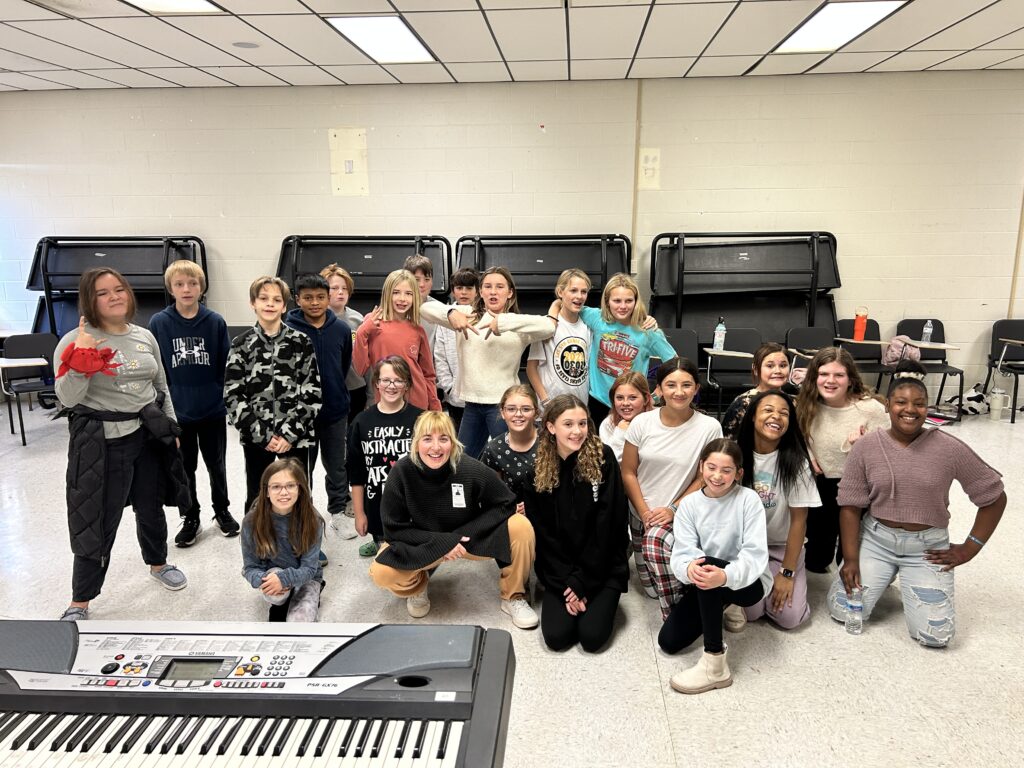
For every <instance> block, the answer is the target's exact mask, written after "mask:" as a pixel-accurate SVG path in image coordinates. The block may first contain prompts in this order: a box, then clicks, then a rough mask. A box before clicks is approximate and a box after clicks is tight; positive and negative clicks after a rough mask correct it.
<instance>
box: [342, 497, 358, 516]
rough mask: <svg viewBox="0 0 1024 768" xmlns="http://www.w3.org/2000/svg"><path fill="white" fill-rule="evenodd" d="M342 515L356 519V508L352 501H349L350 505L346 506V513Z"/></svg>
mask: <svg viewBox="0 0 1024 768" xmlns="http://www.w3.org/2000/svg"><path fill="white" fill-rule="evenodd" d="M342 514H343V515H344V516H345V517H355V516H356V508H355V506H354V505H353V504H352V499H349V500H348V504H346V505H345V511H344V512H342Z"/></svg>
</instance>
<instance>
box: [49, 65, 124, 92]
mask: <svg viewBox="0 0 1024 768" xmlns="http://www.w3.org/2000/svg"><path fill="white" fill-rule="evenodd" d="M101 71H103V70H101ZM35 74H36V76H37V77H42V78H45V79H46V80H52V81H53V82H55V83H60V84H61V85H70V86H71V87H72V88H124V85H123V84H121V83H118V82H114V81H111V80H110V79H109V78H104V77H102V76H99V77H97V76H96V75H87V74H86V73H85V72H74V71H72V70H67V69H61V70H57V71H50V72H36V73H35Z"/></svg>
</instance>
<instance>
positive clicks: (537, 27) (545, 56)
mask: <svg viewBox="0 0 1024 768" xmlns="http://www.w3.org/2000/svg"><path fill="white" fill-rule="evenodd" d="M487 18H488V20H489V21H490V23H491V28H492V29H493V30H494V35H495V37H497V39H498V47H499V48H501V52H502V53H503V54H504V56H505V60H506V61H543V60H551V59H564V58H565V13H564V12H563V11H562V10H560V9H558V10H541V11H493V12H489V13H488V14H487ZM516 79H517V80H518V79H519V78H518V77H517V78H516ZM541 79H543V78H541Z"/></svg>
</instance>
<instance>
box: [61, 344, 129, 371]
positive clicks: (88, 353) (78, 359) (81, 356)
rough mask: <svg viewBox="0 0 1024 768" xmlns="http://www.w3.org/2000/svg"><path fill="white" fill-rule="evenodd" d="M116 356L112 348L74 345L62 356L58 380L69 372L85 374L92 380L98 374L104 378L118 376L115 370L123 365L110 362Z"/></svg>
mask: <svg viewBox="0 0 1024 768" xmlns="http://www.w3.org/2000/svg"><path fill="white" fill-rule="evenodd" d="M114 354H115V352H114V350H113V349H111V348H110V347H104V348H103V349H92V348H88V347H76V346H75V345H74V344H72V345H71V346H70V347H68V348H67V349H65V350H64V352H63V354H61V356H60V368H59V369H58V370H57V378H58V379H59V378H60V377H61V376H63V375H64V374H65V373H67V372H68V371H76V372H77V373H84V374H85V377H86V378H87V379H91V378H92V377H93V376H94V375H95V374H96V373H102V374H103V375H104V376H116V375H117V374H116V373H115V372H114V369H115V368H117V367H119V366H120V365H121V364H120V363H112V362H110V361H111V360H113V359H114Z"/></svg>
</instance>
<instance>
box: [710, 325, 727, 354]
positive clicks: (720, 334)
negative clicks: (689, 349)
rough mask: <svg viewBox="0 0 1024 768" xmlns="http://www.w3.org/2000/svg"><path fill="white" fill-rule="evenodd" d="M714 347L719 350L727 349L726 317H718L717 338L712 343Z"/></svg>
mask: <svg viewBox="0 0 1024 768" xmlns="http://www.w3.org/2000/svg"><path fill="white" fill-rule="evenodd" d="M711 348H712V349H717V350H719V351H721V350H723V349H725V318H724V317H720V318H718V325H716V326H715V340H714V343H712V345H711Z"/></svg>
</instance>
